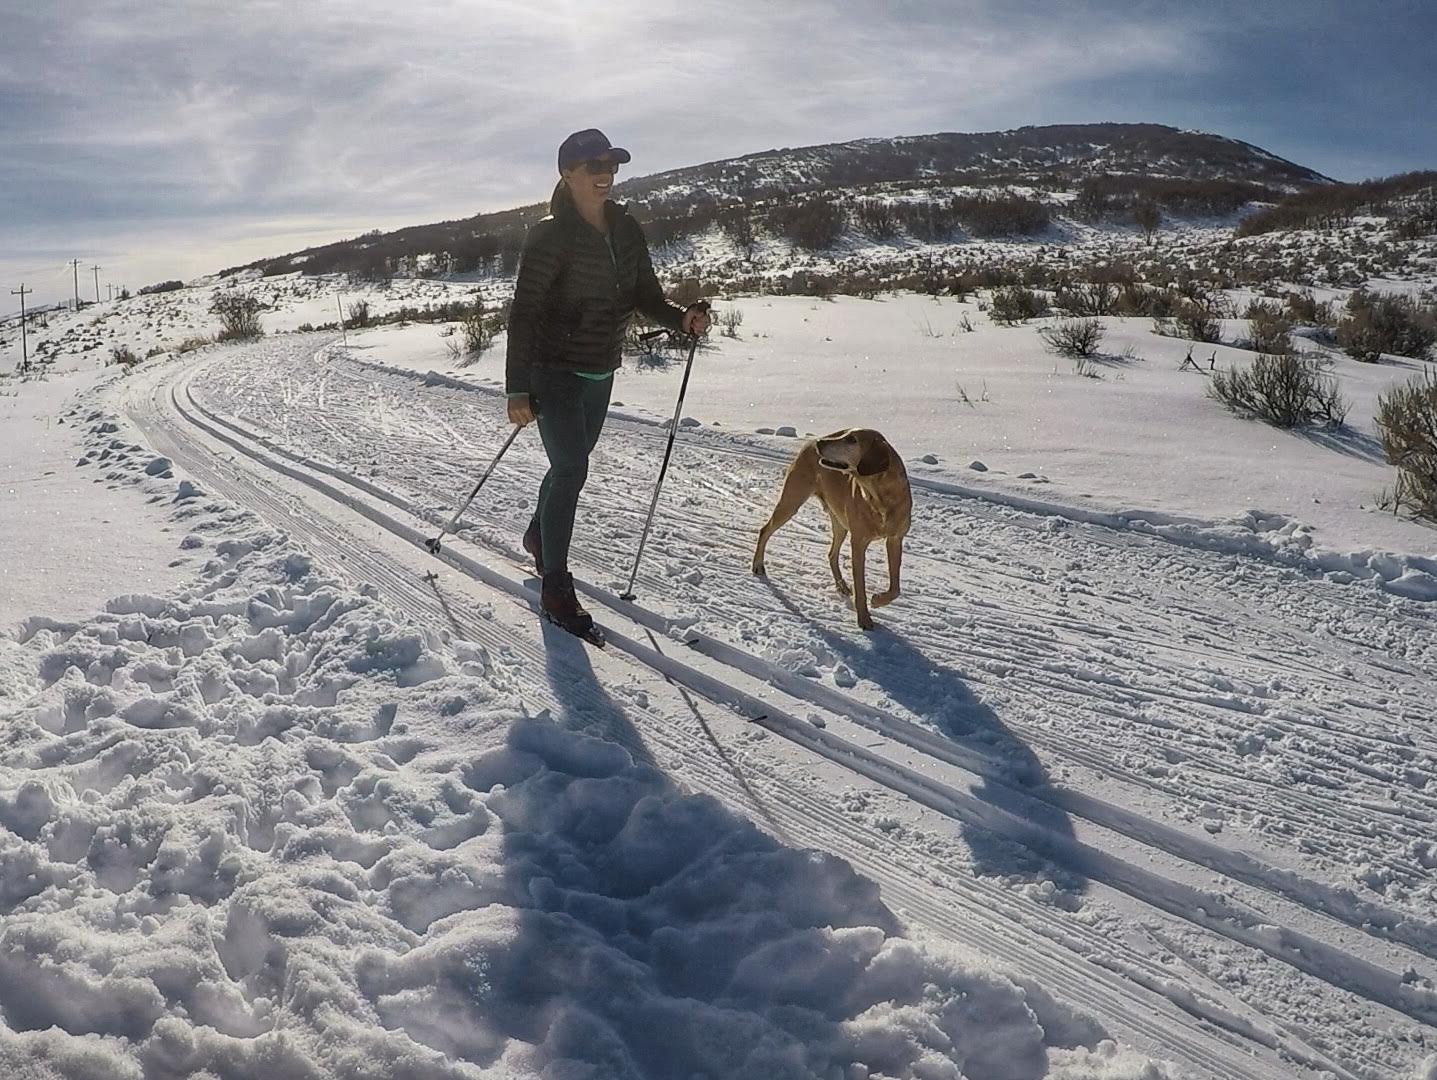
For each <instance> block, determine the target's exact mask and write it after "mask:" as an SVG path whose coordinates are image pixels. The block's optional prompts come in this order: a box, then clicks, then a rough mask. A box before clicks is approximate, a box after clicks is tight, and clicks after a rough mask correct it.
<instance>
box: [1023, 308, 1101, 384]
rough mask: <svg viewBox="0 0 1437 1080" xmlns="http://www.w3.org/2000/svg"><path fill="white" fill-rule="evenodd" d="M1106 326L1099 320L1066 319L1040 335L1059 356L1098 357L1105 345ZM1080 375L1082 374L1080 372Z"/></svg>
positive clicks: (1042, 331) (1040, 331)
mask: <svg viewBox="0 0 1437 1080" xmlns="http://www.w3.org/2000/svg"><path fill="white" fill-rule="evenodd" d="M1104 330H1105V328H1104V326H1103V324H1102V323H1100V322H1099V321H1098V320H1097V319H1064V320H1063V321H1062V322H1060V323H1056V324H1054V325H1053V326H1045V327H1043V329H1041V330H1039V331H1038V334H1039V336H1040V337H1042V339H1043V340H1044V341H1045V342H1046V343H1047V345H1048V348H1049V349H1051V350H1052V351H1053V352H1055V353H1057V354H1058V355H1059V356H1071V357H1090V356H1096V355H1097V352H1098V346H1100V345H1101V344H1102V343H1103V333H1104ZM1079 374H1082V372H1081V371H1080V372H1079Z"/></svg>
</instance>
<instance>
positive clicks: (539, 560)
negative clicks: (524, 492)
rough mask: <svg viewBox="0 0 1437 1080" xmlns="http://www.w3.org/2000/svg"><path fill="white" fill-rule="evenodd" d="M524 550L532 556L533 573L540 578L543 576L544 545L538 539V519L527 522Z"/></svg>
mask: <svg viewBox="0 0 1437 1080" xmlns="http://www.w3.org/2000/svg"><path fill="white" fill-rule="evenodd" d="M523 543H524V550H525V551H527V552H528V553H529V554H530V555H532V556H534V573H536V574H538V575H539V576H540V577H543V576H544V545H543V543H541V542H540V539H539V519H538V518H534V519H533V520H532V521H530V522H529V527H528V528H527V529H525V530H524V541H523Z"/></svg>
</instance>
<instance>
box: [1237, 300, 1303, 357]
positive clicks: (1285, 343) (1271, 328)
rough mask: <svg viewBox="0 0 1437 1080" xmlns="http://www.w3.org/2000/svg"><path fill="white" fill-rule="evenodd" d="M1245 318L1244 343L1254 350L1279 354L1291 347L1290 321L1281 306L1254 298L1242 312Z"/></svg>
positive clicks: (1290, 349) (1289, 349)
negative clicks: (1246, 329)
mask: <svg viewBox="0 0 1437 1080" xmlns="http://www.w3.org/2000/svg"><path fill="white" fill-rule="evenodd" d="M1243 317H1244V318H1246V319H1247V327H1248V335H1249V337H1248V339H1247V341H1246V342H1245V343H1244V344H1245V345H1246V346H1247V347H1248V348H1249V349H1252V350H1253V351H1255V352H1260V353H1268V354H1270V355H1281V354H1284V353H1290V352H1292V351H1293V348H1292V337H1291V335H1292V322H1291V320H1289V319H1288V317H1287V315H1286V313H1285V312H1284V311H1283V309H1282V308H1280V307H1278V306H1277V305H1276V304H1269V303H1267V302H1266V301H1263V300H1254V301H1253V302H1252V303H1250V304H1248V306H1247V311H1245V312H1244V313H1243Z"/></svg>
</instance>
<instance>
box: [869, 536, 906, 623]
mask: <svg viewBox="0 0 1437 1080" xmlns="http://www.w3.org/2000/svg"><path fill="white" fill-rule="evenodd" d="M902 566H903V537H901V536H890V537H889V538H888V588H887V589H885V590H884V591H883V592H881V593H878V594H877V595H876V596H874V598H873V606H874V607H882V606H883V605H884V604H891V603H893V601H895V600H897V599H898V575H899V570H900V568H901V567H902Z"/></svg>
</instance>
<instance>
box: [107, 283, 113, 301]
mask: <svg viewBox="0 0 1437 1080" xmlns="http://www.w3.org/2000/svg"><path fill="white" fill-rule="evenodd" d="M114 298H115V287H114V286H113V285H111V284H110V283H109V282H108V281H107V282H105V299H106V300H113V299H114Z"/></svg>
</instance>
